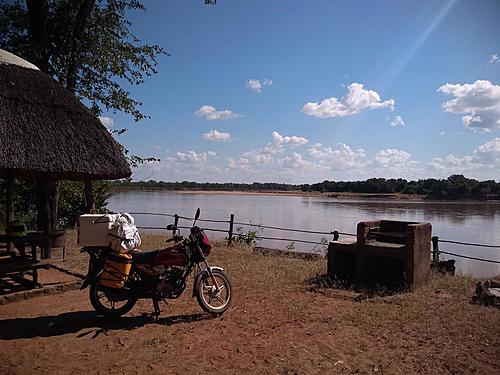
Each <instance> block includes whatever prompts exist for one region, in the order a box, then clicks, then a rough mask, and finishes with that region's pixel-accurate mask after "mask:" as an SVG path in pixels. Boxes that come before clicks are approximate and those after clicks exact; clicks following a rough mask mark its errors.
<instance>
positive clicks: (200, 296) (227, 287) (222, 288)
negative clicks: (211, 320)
mask: <svg viewBox="0 0 500 375" xmlns="http://www.w3.org/2000/svg"><path fill="white" fill-rule="evenodd" d="M212 273H213V275H214V278H215V280H216V281H217V284H218V286H219V290H218V291H217V288H216V287H215V285H214V283H213V280H212V278H211V277H210V275H209V274H208V273H205V274H204V275H203V276H202V277H201V279H200V284H199V285H198V293H197V294H196V300H197V301H198V304H199V305H200V306H201V308H202V309H203V310H205V311H206V312H208V313H210V314H214V315H220V314H222V313H224V312H225V311H226V310H227V309H228V308H229V306H231V302H232V301H233V290H232V288H231V282H230V281H229V278H228V277H227V275H226V273H225V272H224V271H221V270H212Z"/></svg>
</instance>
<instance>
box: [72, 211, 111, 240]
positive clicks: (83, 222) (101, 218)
mask: <svg viewBox="0 0 500 375" xmlns="http://www.w3.org/2000/svg"><path fill="white" fill-rule="evenodd" d="M113 221H114V220H112V218H111V215H103V214H97V215H94V214H85V215H81V216H80V218H79V219H78V240H77V241H78V246H109V245H110V243H111V241H110V239H109V236H108V232H109V229H110V227H111V223H112V222H113Z"/></svg>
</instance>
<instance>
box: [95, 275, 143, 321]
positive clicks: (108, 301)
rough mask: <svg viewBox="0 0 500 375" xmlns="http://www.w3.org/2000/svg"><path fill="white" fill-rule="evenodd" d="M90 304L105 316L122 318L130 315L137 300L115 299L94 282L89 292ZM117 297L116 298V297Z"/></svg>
mask: <svg viewBox="0 0 500 375" xmlns="http://www.w3.org/2000/svg"><path fill="white" fill-rule="evenodd" d="M89 297H90V303H91V304H92V306H93V307H94V309H95V310H96V311H97V312H98V313H100V314H102V315H105V316H113V317H116V316H121V315H124V314H126V313H128V312H129V311H130V310H131V309H132V308H133V307H134V305H135V303H136V302H137V299H136V298H133V297H128V298H124V299H117V298H113V296H112V295H111V294H109V291H106V289H105V288H103V287H102V286H101V285H100V284H99V282H94V283H93V284H92V285H91V286H90V291H89ZM115 297H116V296H115Z"/></svg>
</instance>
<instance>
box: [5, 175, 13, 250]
mask: <svg viewBox="0 0 500 375" xmlns="http://www.w3.org/2000/svg"><path fill="white" fill-rule="evenodd" d="M5 208H6V212H5V230H6V231H7V227H8V226H9V223H10V222H11V221H12V220H14V179H13V178H12V176H10V175H8V176H7V178H6V180H5ZM13 250H14V244H13V243H12V242H9V243H8V244H7V251H8V252H9V253H10V252H12V251H13Z"/></svg>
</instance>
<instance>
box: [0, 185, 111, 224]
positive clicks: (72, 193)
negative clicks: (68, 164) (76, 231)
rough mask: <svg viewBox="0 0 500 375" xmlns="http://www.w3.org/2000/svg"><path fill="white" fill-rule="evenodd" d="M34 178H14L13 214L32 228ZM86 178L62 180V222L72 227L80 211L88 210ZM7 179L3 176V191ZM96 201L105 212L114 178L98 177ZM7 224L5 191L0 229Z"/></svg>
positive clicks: (0, 188)
mask: <svg viewBox="0 0 500 375" xmlns="http://www.w3.org/2000/svg"><path fill="white" fill-rule="evenodd" d="M34 185H35V182H34V181H32V180H21V179H14V187H13V190H14V202H13V203H14V214H15V217H16V219H19V220H21V221H22V222H24V223H25V224H26V225H27V227H28V229H29V230H36V204H35V202H36V200H35V196H34V195H35V193H34V192H35V188H34ZM83 185H84V184H83V182H78V181H61V182H60V191H59V225H60V226H61V227H62V228H71V227H72V226H74V225H75V223H76V219H77V218H78V216H79V215H81V214H83V213H85V212H86V209H85V196H84V189H83ZM4 189H5V181H4V180H2V179H0V191H4ZM93 191H94V202H95V206H96V209H97V210H98V211H99V212H106V205H107V200H108V198H109V197H110V196H111V182H109V181H96V182H94V184H93ZM4 227H5V194H0V229H4Z"/></svg>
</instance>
